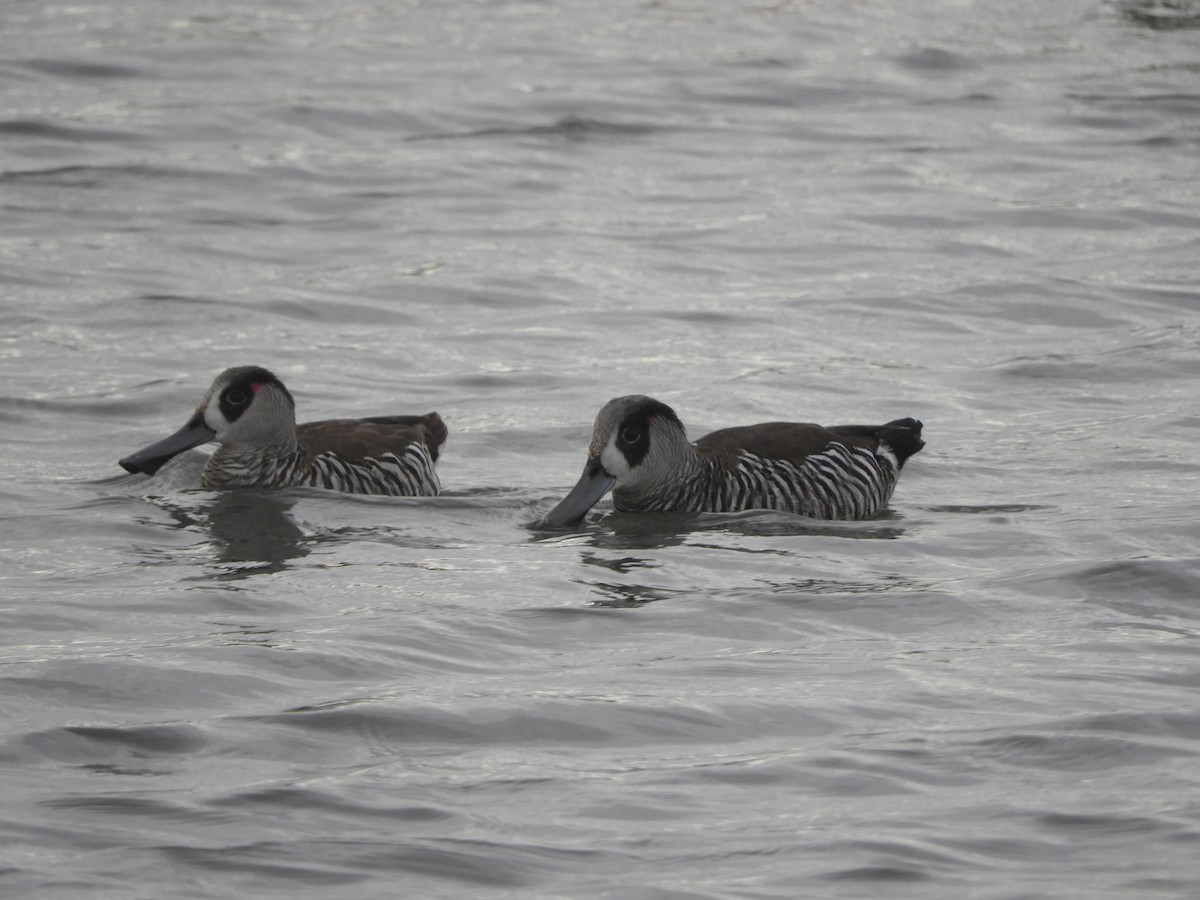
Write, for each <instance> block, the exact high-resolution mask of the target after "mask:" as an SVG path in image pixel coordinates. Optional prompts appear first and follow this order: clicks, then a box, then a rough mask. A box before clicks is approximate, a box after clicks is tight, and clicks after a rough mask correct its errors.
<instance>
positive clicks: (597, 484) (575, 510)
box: [538, 459, 616, 528]
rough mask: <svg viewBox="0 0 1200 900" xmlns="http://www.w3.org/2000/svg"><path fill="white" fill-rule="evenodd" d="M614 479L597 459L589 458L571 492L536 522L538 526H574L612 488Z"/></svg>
mask: <svg viewBox="0 0 1200 900" xmlns="http://www.w3.org/2000/svg"><path fill="white" fill-rule="evenodd" d="M615 481H616V479H615V478H613V477H612V476H611V475H609V474H608V473H607V472H606V471H604V466H602V465H600V460H599V459H589V460H588V462H587V465H586V466H584V468H583V474H582V475H580V476H579V481H578V482H576V484H575V487H573V488H571V492H570V493H569V494H567V496H565V497H563V498H562V500H560V501H559V503H558V506H556V507H554V509H552V510H550V512H549V513H547V514H546V517H545V518H544V519H542V520H541V521H540V522H539V523H538V527H540V528H574V527H575V526H576V525H578V524H579V523H580V522H582V521H583V517H584V516H586V515H587V514H588V510H590V509H591V508H592V507H593V506H595V505H596V504H597V503H599V502H600V498H601V497H603V496H604V495H605V494H607V493H608V492H609V491H610V490H612V486H613V483H614V482H615Z"/></svg>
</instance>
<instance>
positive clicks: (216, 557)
mask: <svg viewBox="0 0 1200 900" xmlns="http://www.w3.org/2000/svg"><path fill="white" fill-rule="evenodd" d="M203 496H204V497H205V498H208V497H212V500H211V502H209V503H206V504H204V505H198V506H188V505H185V504H182V503H178V502H172V501H167V500H165V499H164V498H156V500H155V502H156V504H157V505H158V506H160V507H161V508H162V509H164V510H166V511H167V512H169V513H170V514H171V515H172V516H173V517H174V518H175V519H176V521H177V523H178V526H179V527H181V528H189V529H196V528H198V529H201V530H203V531H204V532H205V533H206V534H207V535H208V537H209V540H210V546H211V549H212V557H211V558H212V560H213V561H214V562H215V563H216V564H217V566H216V568H217V571H216V573H215V577H216V578H217V579H218V580H221V581H237V580H241V579H244V578H249V577H250V576H252V575H263V574H271V573H274V572H280V571H283V570H284V569H286V568H287V567H288V565H289V564H290V562H291V561H292V560H297V559H303V558H304V557H305V556H308V554H309V553H310V552H311V544H312V541H311V540H310V539H309V537H308V536H307V535H305V533H304V532H303V531H302V530H301V529H300V527H299V526H298V525H296V523H295V522H294V521H293V520H292V517H291V512H290V511H291V509H292V507H293V506H295V505H296V498H294V497H291V496H289V495H288V494H284V493H278V492H273V491H257V490H237V491H222V492H220V493H218V494H204V495H203ZM206 577H212V576H206Z"/></svg>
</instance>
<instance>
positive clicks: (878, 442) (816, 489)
mask: <svg viewBox="0 0 1200 900" xmlns="http://www.w3.org/2000/svg"><path fill="white" fill-rule="evenodd" d="M923 427H924V426H923V424H922V423H921V422H920V421H919V420H918V419H913V418H904V419H896V420H894V421H891V422H888V423H887V424H885V425H836V426H832V427H828V428H827V427H822V426H820V425H814V424H811V423H798V422H764V423H762V424H758V425H745V426H739V427H734V428H722V429H720V430H719V431H714V432H712V433H711V434H707V435H705V436H704V437H702V438H700V439H699V440H698V441H696V442H695V443H692V442H690V441H689V440H688V437H687V432H686V430H685V429H684V426H683V423H682V421H680V418H679V416H678V415H677V414H676V413H675V411H674V410H673V409H671V407H669V406H667V405H666V404H665V403H662V402H661V401H659V400H655V399H654V398H653V397H647V396H645V395H642V394H631V395H629V396H625V397H616V398H614V399H612V400H610V401H609V402H608V403H606V404H605V405H604V407H603V408H602V409H601V410H600V412H599V414H598V415H597V416H596V424H595V427H594V429H593V431H592V440H591V443H590V444H589V445H588V451H587V453H588V456H587V463H586V465H585V466H584V469H583V474H582V475H581V476H580V478H579V481H578V483H576V485H575V487H573V488H572V489H571V491H570V492H569V493H568V494H567V495H566V496H565V497H564V498H563V499H562V500H561V501H560V502H559V503H558V504H557V505H556V506H555V507H554V508H553V509H552V510H550V512H549V513H548V514H547V515H546V516H545V517H544V518H543V519H541V520H539V521H538V522H536V523H534V527H536V528H544V529H566V528H573V527H575V526H577V525H579V523H580V522H582V521H583V518H584V516H586V515H587V513H588V511H589V510H591V508H592V507H593V506H595V505H596V503H597V502H599V500H600V499H601V498H602V497H603V496H604V495H605V494H607V493H608V492H609V491H610V490H611V491H612V495H613V505H614V506H615V507H616V509H617V510H619V511H622V512H635V513H639V512H659V511H661V512H697V513H698V512H741V511H745V510H753V509H764V510H780V511H785V512H792V513H798V514H800V515H804V516H811V517H813V518H817V519H868V518H871V517H873V516H876V515H878V514H879V512H880V511H881V510H882V509H883V508H884V507H885V506H886V505H887V503H888V501H889V500H890V499H891V496H892V491H893V490H894V489H895V486H896V478H897V476H898V475H899V474H900V470H901V469H902V468H903V467H904V463H905V461H906V460H907V459H908V458H909V457H910V456H912V455H913V454H914V453H917V452H918V451H919V450H920V449H921V448H922V447H924V446H925V441H924V440H923V439H922V438H921V431H922V428H923Z"/></svg>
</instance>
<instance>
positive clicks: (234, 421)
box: [120, 366, 446, 497]
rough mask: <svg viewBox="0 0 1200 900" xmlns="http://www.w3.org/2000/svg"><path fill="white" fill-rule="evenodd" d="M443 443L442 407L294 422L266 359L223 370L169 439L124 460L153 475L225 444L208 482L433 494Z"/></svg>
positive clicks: (131, 468)
mask: <svg viewBox="0 0 1200 900" xmlns="http://www.w3.org/2000/svg"><path fill="white" fill-rule="evenodd" d="M445 440H446V425H445V423H444V422H442V418H441V416H439V415H438V414H437V413H435V412H433V413H428V414H427V415H424V416H379V417H376V418H368V419H329V420H326V421H322V422H308V423H306V424H304V425H297V424H296V404H295V401H294V400H293V399H292V395H291V393H290V392H289V391H288V389H287V388H286V387H284V385H283V382H282V381H280V380H279V379H278V378H276V377H275V376H274V375H272V374H271V373H270V372H268V371H267V370H266V369H264V368H262V367H261V366H239V367H236V368H232V369H226V370H225V371H224V372H222V373H221V374H220V375H218V376H217V377H216V380H215V381H213V383H212V387H210V388H209V390H208V393H207V394H206V395H205V396H204V399H203V400H202V401H200V406H199V407H198V408H197V409H196V413H195V415H193V416H192V417H191V418H190V419H189V420H188V422H187V424H186V425H184V426H183V428H181V429H179V431H177V432H175V434H173V435H171V436H170V437H169V438H166V439H164V440H161V441H159V442H158V443H156V444H151V445H150V446H149V447H146V448H145V449H144V450H139V451H138V452H137V453H134V454H131V455H130V456H127V457H125V458H124V459H122V460H120V465H121V467H122V468H124V469H125V470H126V471H128V472H144V473H145V474H147V475H153V474H154V473H155V472H157V471H158V470H159V469H160V468H162V466H163V465H164V464H165V463H166V462H167V461H168V460H170V459H171V458H172V457H174V456H176V455H178V454H180V453H182V452H183V451H184V450H188V449H190V448H192V447H196V446H199V445H200V444H205V443H208V442H210V441H216V442H217V443H218V444H220V447H218V448H217V451H216V452H215V453H214V454H213V455H212V458H211V459H209V461H208V462H207V463H206V464H205V466H204V469H203V471H202V472H201V475H200V480H201V483H202V484H203V485H204V486H205V487H207V488H232V487H289V486H293V485H308V486H312V487H322V488H329V489H330V490H335V491H345V492H347V493H351V494H387V495H391V496H400V497H412V496H432V495H436V494H437V493H438V491H439V490H440V489H441V484H440V482H439V481H438V476H437V472H436V471H435V470H434V463H435V462H437V458H438V454H439V452H440V451H441V447H442V444H443V443H445Z"/></svg>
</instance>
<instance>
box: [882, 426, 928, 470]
mask: <svg viewBox="0 0 1200 900" xmlns="http://www.w3.org/2000/svg"><path fill="white" fill-rule="evenodd" d="M923 427H924V425H923V424H922V422H921V420H920V419H896V420H895V421H894V422H888V423H887V424H886V425H881V426H880V428H879V431H878V432H876V433H877V434H878V435H879V441H880V443H884V444H887V445H888V446H889V447H891V448H892V452H893V453H895V454H896V468H898V469H902V468H904V461H905V460H906V459H908V458H909V457H910V456H912V455H913V454H914V453H917V452H918V451H920V449H921V448H922V447H924V446H925V442H924V441H923V440H921V429H922V428H923Z"/></svg>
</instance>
